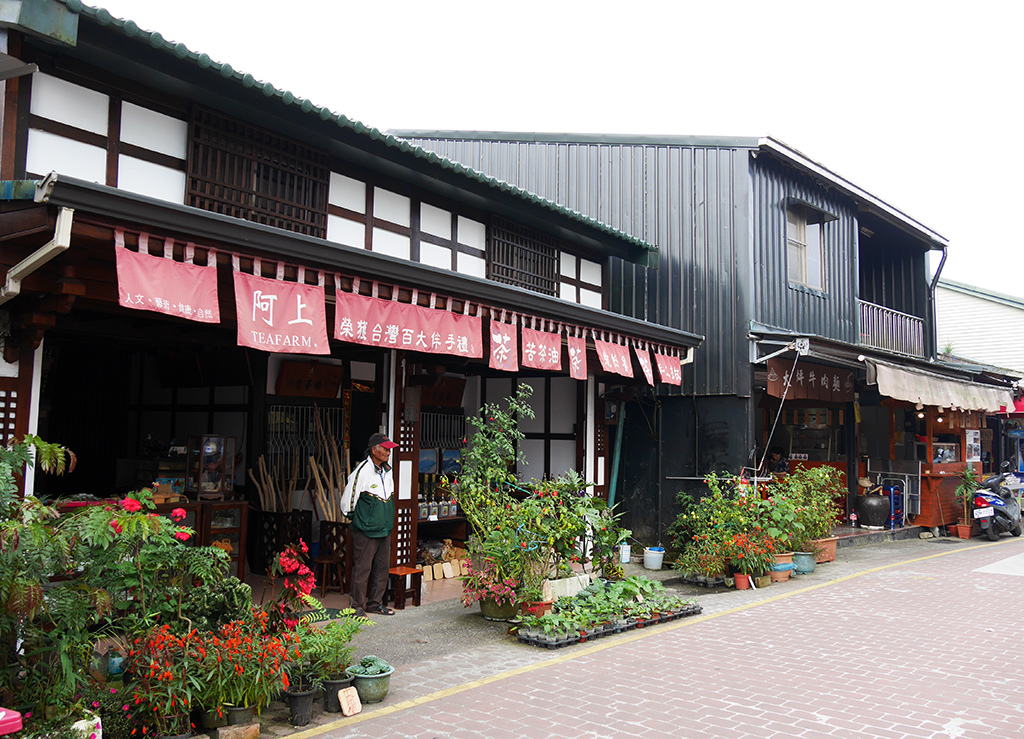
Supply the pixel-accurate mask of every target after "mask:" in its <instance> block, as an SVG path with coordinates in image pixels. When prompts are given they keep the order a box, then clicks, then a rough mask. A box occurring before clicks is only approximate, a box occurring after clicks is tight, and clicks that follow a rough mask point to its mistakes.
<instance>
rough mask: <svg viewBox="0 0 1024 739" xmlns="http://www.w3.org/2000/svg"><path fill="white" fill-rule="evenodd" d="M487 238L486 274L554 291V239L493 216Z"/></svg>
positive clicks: (556, 279)
mask: <svg viewBox="0 0 1024 739" xmlns="http://www.w3.org/2000/svg"><path fill="white" fill-rule="evenodd" d="M489 230H490V238H488V240H487V276H488V277H489V278H490V279H492V280H495V281H497V282H504V283H506V284H509V285H516V286H517V287H524V288H526V289H527V290H533V291H534V292H538V293H544V294H545V295H557V294H558V242H557V241H556V240H555V239H554V238H552V237H550V236H546V235H545V234H542V233H540V232H539V231H536V230H534V229H532V228H527V227H526V226H520V225H518V224H515V223H512V222H511V221H506V220H505V219H504V218H495V219H494V220H493V221H492V222H491V228H490V229H489Z"/></svg>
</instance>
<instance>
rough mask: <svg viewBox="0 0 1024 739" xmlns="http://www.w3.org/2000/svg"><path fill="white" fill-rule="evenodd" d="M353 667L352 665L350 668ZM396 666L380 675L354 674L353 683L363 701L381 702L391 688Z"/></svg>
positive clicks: (360, 699)
mask: <svg viewBox="0 0 1024 739" xmlns="http://www.w3.org/2000/svg"><path fill="white" fill-rule="evenodd" d="M349 669H350V670H351V669H352V668H351V667H350V668H349ZM394 671H395V668H394V667H392V668H391V669H390V670H389V671H388V672H385V673H383V674H380V675H353V674H352V673H351V672H350V673H348V674H349V675H352V685H353V687H355V689H356V692H357V693H359V701H360V702H361V703H380V702H381V701H382V700H384V696H386V695H387V694H388V690H390V688H391V675H392V673H394Z"/></svg>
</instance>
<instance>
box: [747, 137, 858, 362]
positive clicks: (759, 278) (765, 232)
mask: <svg viewBox="0 0 1024 739" xmlns="http://www.w3.org/2000/svg"><path fill="white" fill-rule="evenodd" d="M751 183H752V189H753V203H754V205H753V212H754V213H755V217H754V218H755V220H754V223H753V226H754V227H753V231H752V244H753V250H754V253H753V262H754V275H755V278H754V301H753V302H754V311H753V318H754V320H755V321H758V322H760V323H763V324H765V325H767V326H775V327H780V328H785V329H789V330H792V331H794V332H796V333H801V334H810V335H813V336H823V337H826V338H831V339H838V340H840V341H846V342H849V343H857V342H858V341H859V336H858V335H857V300H856V298H857V259H858V254H857V231H858V225H857V212H856V210H855V207H854V205H853V203H851V202H850V201H849V199H847V198H846V197H844V196H841V195H838V194H836V193H834V192H832V191H829V190H826V189H825V188H823V187H822V186H821V185H820V184H818V183H817V182H816V181H814V180H813V179H811V178H810V177H807V176H805V175H803V174H801V173H800V172H797V171H796V170H795V169H792V168H790V167H786V166H784V165H783V164H782V163H780V162H778V161H777V160H774V159H770V158H768V157H764V156H761V157H758V158H756V159H754V160H753V163H752V165H751ZM790 198H796V199H798V200H802V201H804V202H806V203H808V204H809V205H812V206H814V207H816V208H818V209H819V210H821V211H824V212H826V213H829V214H831V215H833V216H836V217H837V218H836V220H834V221H830V222H828V223H825V224H823V225H822V228H821V240H822V252H823V255H824V258H823V266H824V277H825V280H824V290H823V291H821V292H818V291H810V290H803V289H800V288H792V287H790V286H789V279H788V275H787V267H786V251H787V250H786V206H787V204H788V203H789V199H790Z"/></svg>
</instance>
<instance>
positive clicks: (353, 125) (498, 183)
mask: <svg viewBox="0 0 1024 739" xmlns="http://www.w3.org/2000/svg"><path fill="white" fill-rule="evenodd" d="M63 2H64V4H65V5H66V6H67V8H68V10H70V11H72V12H74V13H79V14H81V15H84V16H86V17H89V18H92V19H94V20H95V21H96V22H97V23H99V24H100V25H101V26H109V27H112V28H115V29H118V30H120V31H121V32H122V33H123V34H124V35H125V36H127V37H129V38H137V39H140V40H142V41H146V42H148V43H149V44H150V45H151V46H152V47H153V48H154V49H157V50H163V51H166V52H168V53H172V54H174V55H175V56H176V57H178V58H179V59H183V60H190V61H192V62H194V63H195V64H196V65H197V66H199V67H200V68H201V69H207V70H210V71H211V72H215V73H219V74H220V76H221V77H224V78H225V79H234V80H237V81H238V82H240V83H241V84H242V86H243V87H246V88H255V89H258V90H260V91H261V92H262V93H263V94H264V95H266V96H267V97H268V98H278V99H279V100H280V101H281V102H282V103H283V104H284V105H288V106H297V107H298V108H299V109H301V110H302V112H303V113H307V114H309V115H315V116H317V117H319V118H320V119H321V120H323V121H329V122H331V121H332V122H334V123H336V124H337V125H338V126H340V127H342V128H346V129H349V130H352V131H354V132H355V133H357V134H360V135H363V136H366V137H367V138H369V139H371V140H374V141H381V142H383V143H384V144H386V145H387V146H389V147H392V148H394V149H397V150H398V151H401V152H403V153H405V154H408V155H410V156H413V157H416V158H418V159H423V160H426V161H428V162H430V163H431V164H435V165H437V166H439V167H441V168H442V169H448V170H451V171H453V172H455V173H457V174H460V175H463V176H465V177H467V178H469V179H471V180H475V181H477V182H480V183H483V184H485V185H487V186H489V187H492V188H494V189H496V190H499V191H501V192H506V193H510V194H512V195H514V196H516V197H519V198H521V199H522V200H524V201H526V202H528V203H533V204H535V205H538V206H540V207H542V208H545V209H547V210H549V211H552V212H554V213H557V214H559V215H561V216H564V217H566V218H569V219H571V220H573V221H577V222H579V223H583V224H585V225H587V226H589V227H591V228H594V229H596V230H598V231H600V232H602V233H605V234H607V235H609V236H611V237H614V238H616V239H619V240H620V241H623V242H625V243H628V244H631V245H633V246H637V247H639V248H641V249H644V250H646V251H648V252H651V253H652V254H656V253H657V251H658V248H657V247H656V246H654V245H653V244H650V243H648V242H646V241H644V240H643V239H638V238H636V237H635V236H632V235H630V234H628V233H625V232H623V231H620V230H618V229H615V228H612V227H611V226H609V225H608V224H606V223H603V222H601V221H599V220H597V219H595V218H591V217H590V216H587V215H585V214H583V213H580V212H579V211H575V210H572V209H571V208H566V207H564V206H561V205H559V204H558V203H555V202H553V201H551V200H548V199H547V198H543V197H540V196H539V195H536V194H535V193H532V192H529V191H528V190H524V189H522V188H520V187H517V186H515V185H513V184H511V183H508V182H505V181H503V180H499V179H496V178H494V177H489V176H487V175H485V174H483V173H482V172H478V171H476V170H474V169H472V168H470V167H467V166H466V165H464V164H461V163H459V162H455V161H452V160H450V159H447V158H445V157H442V156H440V155H438V154H435V153H434V152H431V151H427V150H426V149H423V148H421V147H419V146H416V145H414V144H411V143H409V142H408V141H405V140H403V139H401V138H399V137H396V136H394V135H391V134H389V133H385V132H382V131H380V130H378V129H376V128H373V127H372V126H367V125H365V124H363V123H361V122H360V121H357V120H355V119H354V118H349V117H347V116H344V115H341V114H340V113H334V112H333V111H331V110H329V109H328V108H325V107H322V106H319V105H316V104H315V103H313V102H312V101H310V100H308V99H306V98H301V97H298V96H296V95H295V94H293V93H291V92H289V91H288V90H281V89H279V88H277V87H275V86H274V85H273V84H272V83H270V82H264V81H261V80H257V79H255V78H254V77H253V76H252V75H251V74H244V73H242V72H239V71H238V70H236V69H234V68H233V67H232V66H231V65H230V64H227V63H224V62H217V61H214V60H213V59H211V58H210V56H209V55H208V54H204V53H199V52H195V51H192V50H191V49H189V48H188V47H187V46H186V45H185V44H182V43H174V42H171V41H168V40H166V39H165V38H164V37H163V36H162V35H161V34H160V33H159V32H156V31H146V30H144V29H141V28H139V26H138V25H137V24H136V23H135V22H134V21H131V20H124V19H121V18H115V17H114V16H113V15H112V14H111V13H110V11H108V10H105V9H104V8H97V7H92V6H90V5H86V4H85V3H83V2H81V0H63Z"/></svg>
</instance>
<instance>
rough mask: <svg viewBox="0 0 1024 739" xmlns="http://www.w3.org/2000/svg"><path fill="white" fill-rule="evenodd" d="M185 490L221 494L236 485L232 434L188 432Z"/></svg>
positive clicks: (231, 489) (229, 491) (203, 494)
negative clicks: (193, 433)
mask: <svg viewBox="0 0 1024 739" xmlns="http://www.w3.org/2000/svg"><path fill="white" fill-rule="evenodd" d="M187 459H188V473H187V476H186V478H185V492H186V493H189V494H191V495H193V496H195V497H207V496H211V495H217V496H221V497H222V496H224V494H225V493H231V492H233V491H234V489H235V438H234V437H233V436H215V435H213V434H208V435H204V436H190V437H189V438H188V457H187Z"/></svg>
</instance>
